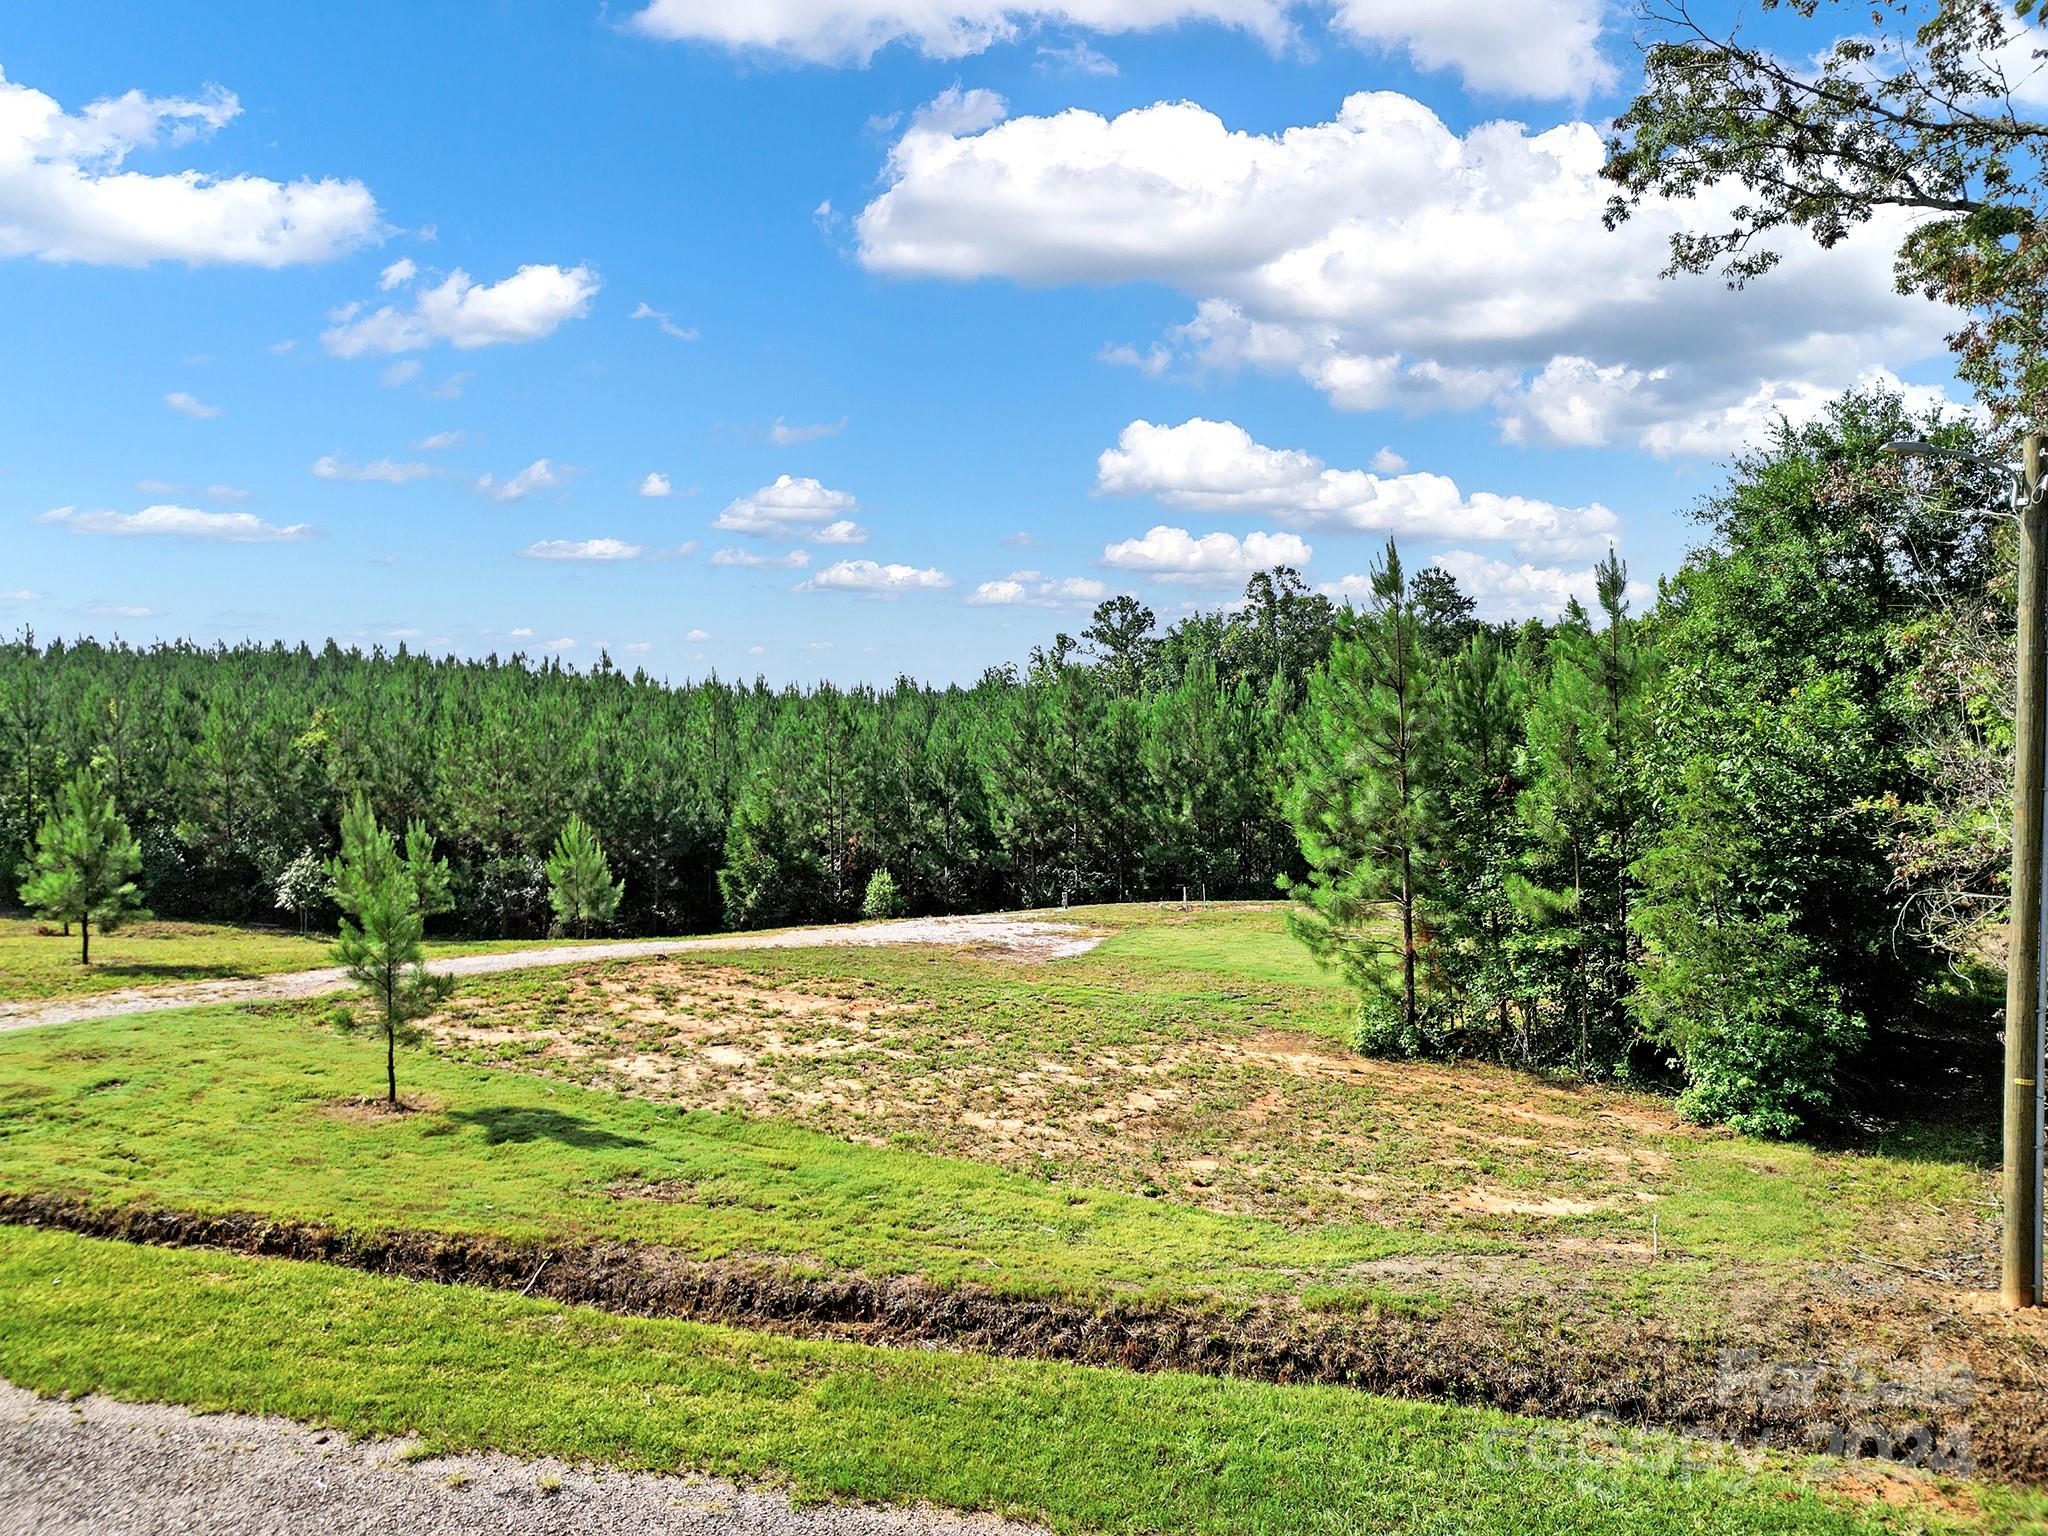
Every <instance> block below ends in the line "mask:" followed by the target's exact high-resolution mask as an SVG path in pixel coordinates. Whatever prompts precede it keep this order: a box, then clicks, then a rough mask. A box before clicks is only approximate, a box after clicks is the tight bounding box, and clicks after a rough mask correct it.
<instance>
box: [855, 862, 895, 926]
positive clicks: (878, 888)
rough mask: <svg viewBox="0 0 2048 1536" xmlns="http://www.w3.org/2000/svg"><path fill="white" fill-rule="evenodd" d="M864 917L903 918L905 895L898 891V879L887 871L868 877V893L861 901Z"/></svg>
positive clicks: (880, 870)
mask: <svg viewBox="0 0 2048 1536" xmlns="http://www.w3.org/2000/svg"><path fill="white" fill-rule="evenodd" d="M860 915H861V916H862V917H901V916H902V915H903V893H902V892H901V891H899V890H897V889H896V877H895V876H894V875H892V874H890V873H889V871H887V870H886V869H878V870H876V871H875V872H874V873H873V874H872V875H870V876H868V891H867V894H866V895H865V896H863V897H862V898H861V900H860Z"/></svg>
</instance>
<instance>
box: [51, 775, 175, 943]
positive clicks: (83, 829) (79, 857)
mask: <svg viewBox="0 0 2048 1536" xmlns="http://www.w3.org/2000/svg"><path fill="white" fill-rule="evenodd" d="M141 869H142V855H141V853H140V852H138V851H137V849H136V846H135V836H134V834H133V833H131V832H130V831H129V830H128V826H127V823H125V822H124V821H122V820H121V817H120V814H119V813H118V812H116V811H115V809H114V802H113V799H112V797H110V796H109V795H108V794H107V792H106V791H105V790H104V789H102V788H101V787H100V784H99V781H98V780H97V779H95V778H94V777H93V775H92V774H91V773H90V772H81V773H78V774H75V775H73V777H72V779H71V782H70V783H68V784H66V785H65V786H64V789H63V792H62V794H61V795H59V797H58V801H57V805H56V808H55V809H54V810H52V811H51V812H50V814H49V815H48V816H47V817H45V818H44V820H43V824H42V826H41V827H40V828H38V829H37V831H36V847H35V853H34V854H33V855H32V856H31V857H30V859H29V861H28V863H27V864H26V865H24V866H23V867H22V882H21V899H22V901H23V903H24V904H25V905H27V906H29V907H31V908H33V909H34V910H35V911H36V912H38V913H39V914H41V915H42V916H44V917H51V918H57V919H59V920H60V921H62V922H64V923H66V924H70V923H76V924H78V963H79V964H80V965H86V964H90V963H91V961H92V925H93V924H94V923H98V924H99V925H100V928H101V930H102V931H107V930H110V929H113V928H117V927H119V926H120V923H121V920H122V919H123V918H126V917H147V916H148V915H149V914H148V913H147V912H145V911H144V910H143V907H142V897H141V895H140V893H138V892H137V890H136V888H135V880H134V877H135V876H136V875H137V874H138V873H140V872H141Z"/></svg>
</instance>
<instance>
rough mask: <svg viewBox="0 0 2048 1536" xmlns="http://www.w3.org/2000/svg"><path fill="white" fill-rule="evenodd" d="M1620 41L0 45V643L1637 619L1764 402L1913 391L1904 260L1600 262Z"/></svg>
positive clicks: (374, 20)
mask: <svg viewBox="0 0 2048 1536" xmlns="http://www.w3.org/2000/svg"><path fill="white" fill-rule="evenodd" d="M906 16H907V18H908V19H906ZM1625 23H1626V18H1625V17H1621V16H1619V15H1617V14H1616V13H1615V12H1614V11H1613V10H1612V9H1611V8H1609V7H1607V6H1606V5H1605V4H1603V0H1532V3H1531V4H1529V5H1526V6H1523V7H1520V8H1501V7H1498V6H1496V5H1493V4H1481V3H1477V0H1433V3H1423V0H1325V3H1319V4H1301V5H1288V4H1286V3H1285V0H1066V3H1065V4H1063V5H1055V6H1050V7H1048V6H1040V5H1037V4H1036V3H1027V4H1024V5H1004V4H1002V3H1001V0H915V3H912V0H718V3H715V4H714V3H710V0H661V3H659V4H657V5H655V6H654V7H653V8H652V9H646V10H643V9H642V7H641V6H640V5H639V4H636V3H634V0H625V3H622V4H618V5H615V6H613V7H611V8H602V7H598V6H594V5H589V4H579V3H573V0H572V3H566V4H560V5H555V6H549V7H541V6H532V5H510V4H468V3H465V4H454V3H444V4H409V5H403V6H400V5H364V6H358V7H352V8H350V9H349V11H348V13H347V15H346V17H345V18H344V17H343V16H342V14H341V13H340V12H339V11H334V12H330V13H327V14H319V13H317V12H316V11H315V9H314V8H311V7H280V6H276V5H274V4H261V5H259V4H228V3H214V4H209V5H207V6H204V7H176V8H174V7H168V6H161V5H155V6H149V5H141V4H131V5H106V4H94V3H90V0H70V3H66V4H64V5H62V6H59V5H54V4H29V5H24V6H19V7H16V8H15V9H14V11H13V13H12V14H11V15H10V18H9V25H8V28H7V32H6V35H5V37H4V39H0V72H4V83H0V334H4V335H5V336H6V337H7V338H8V354H9V360H10V364H11V366H9V367H7V368H6V369H4V370H0V421H4V423H5V425H4V427H0V527H4V529H5V532H4V535H0V623H4V624H5V625H7V626H8V627H9V628H13V627H15V626H17V625H19V624H22V623H32V624H33V625H34V626H35V628H36V629H37V631H38V632H39V633H41V634H44V635H52V634H65V635H69V634H77V633H93V634H98V635H101V636H103V637H105V636H111V635H113V634H115V633H119V634H120V635H122V636H124V637H126V638H128V639H131V640H138V641H145V640H149V639H154V638H157V637H175V636H189V637H193V638H196V639H200V640H213V639H217V638H220V639H228V640H238V639H242V638H252V637H253V638H257V639H263V640H268V639H271V638H284V639H287V640H297V639H301V638H303V639H308V640H312V641H315V642H318V641H319V640H321V639H324V638H325V637H327V636H330V635H331V636H334V637H336V638H339V639H340V640H342V641H343V642H345V643H350V642H353V643H360V644H364V645H368V644H372V643H382V644H384V645H386V646H391V645H395V644H396V643H398V642H399V641H400V640H404V641H406V642H407V643H409V644H411V645H413V646H414V647H416V648H417V647H421V646H425V647H427V648H430V649H432V650H435V651H442V650H452V651H456V652H460V653H465V654H480V653H482V652H485V651H488V650H492V649H496V650H498V651H499V652H501V653H509V652H510V651H512V650H515V649H518V650H525V651H527V652H528V653H530V654H539V653H541V652H543V651H544V650H546V649H547V648H549V647H550V646H556V647H559V649H560V653H561V654H562V655H563V656H564V657H565V658H566V659H567V660H570V661H572V662H575V663H577V664H579V665H587V664H588V663H589V662H591V661H592V660H594V659H595V657H596V654H597V650H598V647H599V646H600V645H608V646H609V647H610V648H611V651H612V654H613V656H614V658H615V659H616V660H618V661H620V662H621V663H622V664H626V665H629V666H630V665H635V664H638V665H645V666H647V667H648V668H649V669H650V670H652V671H654V672H657V673H660V674H664V675H667V676H669V677H672V678H677V679H680V678H683V677H685V676H691V675H701V674H703V673H705V672H707V671H710V670H713V669H716V670H717V671H718V672H719V673H721V674H722V675H725V676H728V677H730V676H740V677H751V676H753V675H754V674H756V673H759V674H762V675H765V676H766V677H768V678H769V679H770V680H771V681H775V682H781V681H785V680H798V681H808V680H813V679H816V678H820V677H833V678H837V679H839V680H842V681H848V680H856V679H872V680H886V679H888V678H890V677H892V676H894V675H896V674H897V673H899V672H907V673H910V674H912V675H915V676H919V677H923V678H929V679H932V680H935V681H948V680H971V679H972V677H973V676H975V675H976V674H977V673H978V672H979V671H980V670H981V668H982V667H983V666H985V665H988V664H990V663H995V662H1001V661H1007V660H1016V659H1020V658H1021V657H1022V656H1023V655H1024V654H1025V653H1026V652H1027V651H1028V649H1029V647H1030V646H1031V645H1032V644H1034V643H1037V642H1040V641H1042V640H1043V639H1045V638H1046V637H1048V636H1049V635H1050V634H1051V633H1052V632H1053V631H1054V630H1055V629H1059V628H1066V629H1069V630H1073V629H1075V628H1077V627H1079V625H1080V624H1082V623H1084V622H1085V615H1086V611H1087V608H1088V607H1089V606H1090V604H1091V602H1092V600H1093V599H1094V598H1096V597H1097V596H1099V595H1101V594H1103V593H1106V592H1112V591H1132V592H1136V593H1137V594H1138V595H1140V596H1141V597H1143V598H1144V599H1145V600H1146V601H1147V602H1149V603H1150V604H1151V605H1152V606H1153V607H1154V608H1155V609H1156V610H1157V611H1158V612H1159V613H1160V615H1161V616H1162V618H1163V619H1169V620H1170V619H1171V618H1172V617H1174V616H1175V615H1177V614H1178V613H1179V612H1181V611H1182V610H1183V609H1184V608H1185V607H1187V606H1189V605H1194V606H1212V605H1215V604H1218V603H1221V602H1226V601H1229V600H1231V599H1232V598H1234V597H1235V596H1236V595H1237V594H1238V592H1239V591H1241V589H1242V586H1243V576H1244V573H1245V571H1246V570H1247V569H1249V568H1250V567H1251V566H1252V565H1254V564H1263V563H1270V561H1271V560H1272V559H1274V558H1286V559H1290V560H1292V561H1294V562H1295V563H1299V564H1302V565H1303V566H1304V569H1305V572H1306V574H1307V575H1308V577H1309V578H1310V579H1311V580H1312V581H1314V582H1316V583H1318V584H1322V585H1326V586H1327V587H1328V588H1329V589H1330V590H1332V591H1333V592H1340V593H1341V592H1343V591H1344V590H1346V586H1345V578H1347V577H1351V576H1355V575H1357V574H1359V573H1362V572H1364V571H1365V570H1366V569H1367V567H1368V565H1369V562H1370V560H1371V557H1372V555H1373V553H1374V552H1375V551H1376V550H1377V549H1378V547H1379V546H1380V544H1381V543H1382V542H1383V541H1384V539H1385V538H1386V536H1387V534H1388V533H1389V532H1394V533H1397V534H1398V536H1399V537H1400V539H1401V542H1402V545H1403V548H1404V551H1405V552H1407V553H1408V554H1409V556H1410V558H1411V560H1416V561H1419V560H1424V559H1430V558H1441V559H1443V561H1444V562H1445V563H1446V564H1447V565H1449V566H1450V567H1451V568H1452V569H1453V570H1454V571H1456V572H1458V573H1459V574H1460V575H1461V577H1462V578H1463V579H1465V580H1466V582H1467V585H1468V586H1469V587H1471V588H1473V589H1474V590H1476V591H1477V592H1479V594H1480V595H1481V597H1482V599H1483V600H1484V602H1485V604H1486V606H1487V610H1488V611H1489V612H1492V613H1497V614H1504V615H1505V614H1513V613H1524V612H1551V611H1554V610H1555V608H1556V606H1557V604H1558V603H1559V602H1560V601H1562V598H1563V595H1564V594H1565V593H1567V592H1569V591H1571V590H1574V589H1575V588H1576V587H1577V586H1578V585H1582V584H1583V575H1582V573H1583V572H1584V570H1585V569H1586V567H1588V566H1589V565H1590V564H1591V562H1592V560H1593V559H1594V558H1596V557H1597V555H1598V553H1599V552H1600V550H1601V549H1603V548H1604V547H1605V545H1606V544H1607V542H1608V541H1609V540H1612V541H1614V542H1615V543H1617V544H1618V546H1619V548H1620V550H1621V552H1622V554H1623V556H1624V558H1626V559H1627V560H1628V561H1629V563H1630V566H1631V570H1632V572H1633V573H1634V574H1635V575H1636V576H1638V577H1640V578H1642V579H1643V580H1644V581H1646V582H1648V581H1652V580H1654V577H1655V575H1656V574H1657V573H1658V572H1660V571H1664V570H1668V569H1669V568H1671V567H1672V565H1674V564H1675V562H1676V561H1677V559H1678V558H1679V557H1680V556H1681V554H1682V552H1683V550H1684V548H1685V546H1686V544H1687V542H1688V540H1689V539H1690V538H1691V537H1692V536H1693V530H1692V527H1691V525H1690V524H1689V523H1688V522H1687V521H1686V520H1685V518H1684V517H1683V515H1682V514H1683V509H1684V508H1685V507H1686V506H1687V505H1688V504H1690V503H1691V502H1692V501H1693V500H1694V499H1695V498H1696V497H1697V496H1698V495H1699V494H1700V493H1701V492H1702V491H1703V490H1704V489H1706V488H1707V487H1709V486H1711V485H1712V484H1713V483H1714V482H1715V480H1716V479H1717V478H1718V476H1719V474H1720V469H1719V465H1720V464H1721V463H1722V462H1723V461H1724V460H1725V459H1726V457H1727V455H1728V454H1729V452H1730V451H1732V449H1733V448H1734V447H1735V446H1736V445H1738V444H1739V443H1740V442H1741V441H1742V439H1743V436H1744V435H1745V433H1748V432H1751V431H1753V430H1754V429H1755V427H1756V425H1757V424H1758V423H1760V422H1762V421H1764V420H1767V419H1768V418H1769V417H1770V415H1771V414H1772V412H1774V411H1775V410H1777V409H1780V408H1784V409H1789V410H1791V411H1792V412H1793V413H1794V414H1798V413H1799V412H1802V411H1808V410H1811V409H1813V408H1814V405H1815V403H1816V402H1817V401H1819V400H1820V399H1822V398H1824V397H1825V395H1826V394H1827V393H1829V392H1832V391H1834V390H1837V389H1840V388H1842V387H1845V386H1848V385H1851V384H1855V383H1858V382H1860V381H1864V380H1867V379H1870V378H1873V377H1880V376H1889V377H1893V378H1896V379H1899V380H1903V381H1905V382H1907V383H1909V384H1911V385H1913V386H1914V387H1915V388H1916V389H1917V390H1918V391H1920V392H1921V393H1922V394H1924V395H1925V396H1926V397H1927V398H1930V399H1931V398H1934V397H1935V396H1936V395H1938V393H1939V392H1940V390H1941V389H1942V388H1943V387H1944V386H1945V385H1946V384H1947V382H1948V381H1949V379H1950V374H1949V371H1948V368H1947V366H1946V363H1945V361H1944V360H1943V356H1942V352H1941V344H1940V335H1941V332H1942V330H1943V328H1944V327H1943V325H1942V321H1941V316H1940V315H1939V314H1938V313H1936V312H1935V311H1933V310H1932V309H1931V308H1930V307H1928V306H1926V305H1925V304H1923V303H1921V302H1920V301H1917V300H1902V299H1899V298H1897V297H1895V296H1894V295H1892V294H1891V293H1890V292H1889V285H1888V282H1887V281H1886V274H1887V272H1888V267H1889V254H1888V249H1887V247H1886V244H1885V241H1884V238H1883V234H1884V232H1882V231H1878V232H1875V233H1874V236H1873V238H1870V239H1866V240H1863V241H1861V242H1852V248H1850V249H1846V250H1843V251H1838V252H1835V253H1829V254H1828V255H1826V256H1823V255H1821V254H1820V253H1817V252H1813V251H1811V250H1809V249H1806V248H1796V249H1795V250H1794V251H1793V254H1792V257H1791V259H1789V260H1788V262H1787V264H1786V268H1785V270H1784V271H1783V272H1782V273H1780V274H1777V275H1774V277H1773V278H1771V279H1770V280H1769V281H1768V283H1767V285H1764V286H1761V287H1759V288H1758V289H1756V290H1753V291H1752V292H1750V293H1748V294H1744V295H1729V294H1727V293H1725V292H1724V291H1722V290H1721V289H1720V288H1719V287H1718V286H1717V285H1715V284H1713V283H1711V282H1698V281H1695V282H1690V283H1684V282H1659V281H1658V280H1657V279H1656V269H1657V266H1658V264H1659V257H1660V252H1661V248H1662V242H1663V238H1664V235H1665V233H1666V232H1667V231H1668V229H1669V228H1670V227H1671V223H1670V220H1671V219H1672V218H1676V217H1680V216H1682V215H1677V214H1664V213H1661V212H1659V211H1656V210H1652V211H1651V213H1650V214H1648V215H1646V216H1645V217H1644V218H1642V219H1640V220H1638V221H1637V223H1636V225H1634V226H1633V227H1631V228H1630V229H1629V230H1627V231H1625V232H1624V233H1622V234H1620V235H1608V234H1606V233H1605V232H1603V231H1601V230H1600V229H1599V228H1598V219H1597V204H1598V198H1599V196H1600V195H1601V194H1600V189H1599V188H1598V186H1597V183H1596V182H1594V181H1593V179H1592V177H1591V174H1590V169H1589V163H1590V164H1597V153H1596V152H1595V153H1593V154H1592V160H1591V162H1589V161H1588V158H1587V157H1588V153H1589V148H1591V149H1594V150H1596V149H1597V142H1596V138H1595V137H1594V135H1593V130H1592V129H1588V128H1578V129H1574V128H1572V127H1571V126H1570V125H1572V124H1585V123H1590V124H1592V125H1595V127H1596V128H1597V127H1598V126H1599V125H1603V124H1604V123H1605V122H1606V121H1607V120H1608V119H1609V118H1611V117H1612V115H1613V113H1614V112H1615V111H1616V110H1617V109H1618V107H1619V106H1620V104H1621V103H1622V102H1623V101H1625V99H1626V95H1627V89H1628V86H1629V85H1630V83H1631V81H1632V79H1633V77H1634V75H1635V73H1636V65H1635V63H1634V59H1633V54H1632V51H1631V45H1630V44H1629V43H1628V41H1627V28H1626V25H1625ZM131 93H133V94H131ZM1374 93H1377V94H1374ZM1347 100H1348V101H1349V102H1350V105H1348V106H1347ZM94 103H102V104H104V105H102V106H101V107H99V108H97V109H93V108H92V104H94ZM1503 122H1505V123H1506V124H1507V125H1509V126H1501V124H1503ZM1517 124H1518V125H1522V126H1520V127H1516V126H1512V125H1517ZM1489 125H1493V126H1489ZM522 272H523V275H522ZM457 273H461V274H466V276H463V277H457V276H456V275H455V274H457ZM352 305H353V306H355V308H354V309H353V310H351V309H350V306H352ZM386 310H388V311H389V312H388V313H382V312H383V311H386ZM1119 349H1120V350H1119ZM778 426H779V428H780V430H779V431H778ZM1105 455H1106V457H1105ZM537 465H538V466H541V467H540V468H535V466H537ZM651 475H654V476H660V477H663V478H664V479H665V481H666V483H667V486H668V489H669V493H668V494H667V495H662V496H656V495H645V494H642V491H643V489H646V488H647V486H648V477H649V476H651ZM781 477H788V480H787V481H786V482H784V483H783V484H782V485H781V486H780V488H778V481H779V480H780V479H781ZM811 482H814V483H811ZM659 483H660V482H658V481H657V482H656V484H657V485H658V484H659ZM721 525H723V526H721ZM721 552H724V553H723V554H722V553H721ZM798 560H801V562H802V563H801V564H797V563H792V562H796V561H798ZM774 561H781V562H785V563H783V564H780V565H777V564H770V563H767V562H774Z"/></svg>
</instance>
